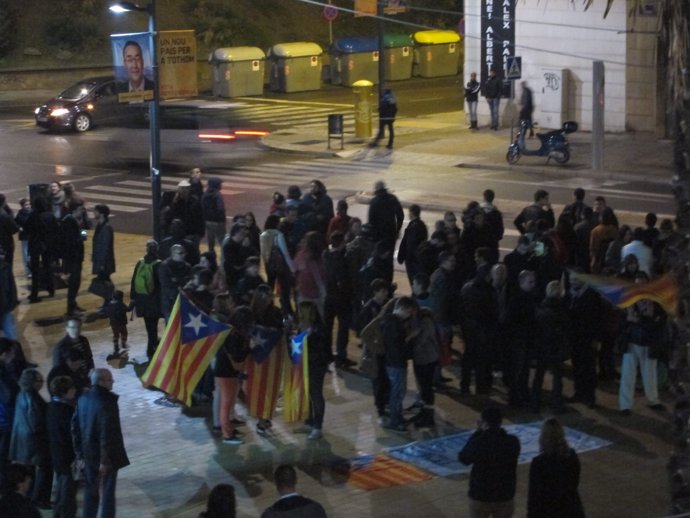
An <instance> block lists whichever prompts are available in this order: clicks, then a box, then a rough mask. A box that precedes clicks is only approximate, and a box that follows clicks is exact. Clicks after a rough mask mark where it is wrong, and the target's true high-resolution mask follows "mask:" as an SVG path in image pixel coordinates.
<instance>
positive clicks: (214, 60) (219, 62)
mask: <svg viewBox="0 0 690 518" xmlns="http://www.w3.org/2000/svg"><path fill="white" fill-rule="evenodd" d="M265 59H266V55H265V54H264V51H263V50H261V49H260V48H258V47H225V48H220V49H216V50H214V51H213V53H212V54H211V56H210V57H209V63H210V64H211V66H212V67H213V95H215V96H217V97H238V96H241V95H261V94H263V93H264V68H265Z"/></svg>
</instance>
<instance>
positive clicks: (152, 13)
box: [110, 0, 162, 242]
mask: <svg viewBox="0 0 690 518" xmlns="http://www.w3.org/2000/svg"><path fill="white" fill-rule="evenodd" d="M110 10H111V11H112V12H114V13H123V12H128V11H139V12H145V13H147V14H148V15H149V45H150V48H151V54H152V56H151V60H152V66H153V100H151V101H150V102H149V134H150V141H151V154H150V157H149V162H150V174H151V209H152V212H153V239H155V240H156V241H159V242H160V239H161V237H162V236H161V228H160V227H161V221H160V220H161V218H160V214H161V208H160V201H161V173H160V161H161V157H160V148H161V130H160V94H159V92H160V88H159V85H158V81H159V79H160V78H159V70H158V45H157V41H156V0H150V2H149V4H148V5H146V6H145V7H141V6H139V5H136V4H134V3H132V2H115V3H113V4H112V5H111V6H110Z"/></svg>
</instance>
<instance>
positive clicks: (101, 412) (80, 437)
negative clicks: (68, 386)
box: [72, 369, 129, 518]
mask: <svg viewBox="0 0 690 518" xmlns="http://www.w3.org/2000/svg"><path fill="white" fill-rule="evenodd" d="M91 385H92V386H93V388H92V389H91V390H90V391H88V392H87V393H85V394H84V395H82V396H81V397H80V398H79V400H78V401H77V410H76V412H75V413H74V418H73V419H72V436H73V441H74V449H75V453H76V456H77V459H79V460H80V461H82V462H83V463H84V510H83V514H82V517H83V518H96V515H97V514H98V508H99V500H100V507H101V517H103V518H110V517H114V516H115V484H116V482H117V472H118V470H120V469H122V468H124V467H125V466H128V465H129V459H128V458H127V452H126V451H125V445H124V440H123V438H122V429H121V427H120V410H119V408H118V406H117V400H118V398H119V396H118V395H116V394H114V393H113V392H112V388H113V375H112V373H111V372H110V371H109V370H108V369H95V370H94V371H93V372H92V373H91Z"/></svg>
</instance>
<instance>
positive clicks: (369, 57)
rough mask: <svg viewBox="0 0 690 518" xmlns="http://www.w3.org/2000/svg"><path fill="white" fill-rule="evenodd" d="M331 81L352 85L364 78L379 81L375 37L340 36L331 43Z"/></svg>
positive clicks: (373, 81) (377, 45)
mask: <svg viewBox="0 0 690 518" xmlns="http://www.w3.org/2000/svg"><path fill="white" fill-rule="evenodd" d="M329 54H330V56H331V83H332V84H334V85H343V86H354V84H355V83H356V82H357V81H361V80H365V81H370V82H372V83H374V84H376V83H378V82H379V44H378V39H377V38H369V37H364V36H358V37H353V38H341V39H339V40H335V41H334V42H333V45H331V48H330V51H329Z"/></svg>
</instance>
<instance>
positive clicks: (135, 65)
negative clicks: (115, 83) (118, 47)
mask: <svg viewBox="0 0 690 518" xmlns="http://www.w3.org/2000/svg"><path fill="white" fill-rule="evenodd" d="M122 59H123V61H124V64H125V68H126V69H127V75H128V76H129V81H130V83H131V84H132V86H133V87H137V86H139V85H140V84H141V83H142V82H143V80H144V60H143V58H142V57H141V47H139V45H136V44H135V45H132V44H129V45H126V46H125V48H124V49H123V51H122Z"/></svg>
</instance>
